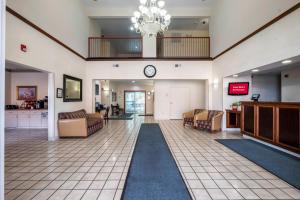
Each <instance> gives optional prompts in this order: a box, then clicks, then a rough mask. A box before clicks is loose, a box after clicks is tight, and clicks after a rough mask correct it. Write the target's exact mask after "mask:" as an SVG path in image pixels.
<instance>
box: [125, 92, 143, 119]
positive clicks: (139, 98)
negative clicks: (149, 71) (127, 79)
mask: <svg viewBox="0 0 300 200" xmlns="http://www.w3.org/2000/svg"><path fill="white" fill-rule="evenodd" d="M124 100H125V102H124V105H125V113H134V114H145V113H146V92H145V91H125V92H124Z"/></svg>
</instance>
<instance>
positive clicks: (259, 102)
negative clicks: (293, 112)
mask: <svg viewBox="0 0 300 200" xmlns="http://www.w3.org/2000/svg"><path fill="white" fill-rule="evenodd" d="M241 104H248V105H249V104H254V105H259V104H260V105H266V104H268V105H296V106H300V102H278V101H277V102H276V101H273V102H272V101H258V102H255V101H241Z"/></svg>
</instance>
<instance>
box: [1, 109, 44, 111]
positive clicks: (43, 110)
mask: <svg viewBox="0 0 300 200" xmlns="http://www.w3.org/2000/svg"><path fill="white" fill-rule="evenodd" d="M5 111H48V109H6V110H5Z"/></svg>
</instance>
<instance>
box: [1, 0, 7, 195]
mask: <svg viewBox="0 0 300 200" xmlns="http://www.w3.org/2000/svg"><path fill="white" fill-rule="evenodd" d="M5 3H6V2H5V0H4V1H0V105H2V106H0V199H4V177H5V174H4V155H5V152H4V151H5V143H4V106H3V105H4V104H5V23H6V21H5V6H6V5H5Z"/></svg>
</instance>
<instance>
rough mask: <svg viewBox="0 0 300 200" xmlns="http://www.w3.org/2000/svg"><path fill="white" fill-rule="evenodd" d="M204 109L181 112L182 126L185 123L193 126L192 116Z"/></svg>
mask: <svg viewBox="0 0 300 200" xmlns="http://www.w3.org/2000/svg"><path fill="white" fill-rule="evenodd" d="M204 110H205V109H194V110H192V111H189V112H186V113H183V114H182V116H183V126H185V125H186V124H188V125H190V126H193V125H194V117H195V115H196V114H198V113H200V112H202V111H204Z"/></svg>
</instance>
